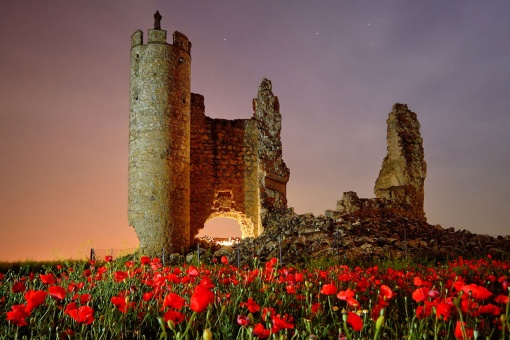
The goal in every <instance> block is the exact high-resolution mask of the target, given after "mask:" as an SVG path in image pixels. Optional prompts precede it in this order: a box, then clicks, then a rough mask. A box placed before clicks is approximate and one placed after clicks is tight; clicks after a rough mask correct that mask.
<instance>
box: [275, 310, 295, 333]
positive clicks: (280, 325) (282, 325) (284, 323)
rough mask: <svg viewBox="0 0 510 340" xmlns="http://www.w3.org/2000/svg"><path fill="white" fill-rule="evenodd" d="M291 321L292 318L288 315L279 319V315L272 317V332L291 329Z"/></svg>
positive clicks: (292, 326)
mask: <svg viewBox="0 0 510 340" xmlns="http://www.w3.org/2000/svg"><path fill="white" fill-rule="evenodd" d="M293 321H294V320H293V319H292V316H289V315H288V314H285V315H284V316H283V317H281V316H280V314H278V315H274V316H272V317H271V322H272V323H273V329H272V331H273V332H274V333H276V332H278V331H279V330H280V329H293V328H294V325H293V324H292V322H293Z"/></svg>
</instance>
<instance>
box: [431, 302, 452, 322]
mask: <svg viewBox="0 0 510 340" xmlns="http://www.w3.org/2000/svg"><path fill="white" fill-rule="evenodd" d="M435 307H436V318H437V319H441V318H442V319H443V320H445V321H446V320H448V319H449V318H450V314H451V313H452V311H453V307H454V306H453V305H452V304H449V303H446V302H441V303H436V304H435Z"/></svg>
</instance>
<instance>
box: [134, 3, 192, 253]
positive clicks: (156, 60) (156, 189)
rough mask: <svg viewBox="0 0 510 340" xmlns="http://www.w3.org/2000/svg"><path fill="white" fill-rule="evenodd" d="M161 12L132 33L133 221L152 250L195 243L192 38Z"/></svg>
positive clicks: (177, 248) (145, 246) (178, 248)
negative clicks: (164, 25)
mask: <svg viewBox="0 0 510 340" xmlns="http://www.w3.org/2000/svg"><path fill="white" fill-rule="evenodd" d="M158 16H159V12H158V13H156V15H155V16H154V17H155V19H156V22H155V25H154V29H151V30H149V32H148V39H147V43H146V44H144V42H143V33H142V31H140V30H138V31H136V32H135V33H133V35H132V36H131V84H130V88H131V91H130V117H129V171H128V172H129V175H128V176H129V187H128V201H129V202H128V205H129V208H128V221H129V224H130V225H131V226H133V227H134V228H135V231H136V233H137V235H138V238H139V239H140V248H141V251H142V253H144V254H150V255H156V254H161V252H162V251H165V252H166V253H168V252H175V251H182V249H183V248H188V247H189V244H190V233H189V223H190V221H189V217H190V215H189V210H190V104H191V92H190V90H191V86H190V83H191V55H190V50H191V43H190V42H189V40H188V38H187V37H186V36H185V35H184V34H182V33H179V32H174V34H173V44H168V43H167V32H166V31H165V30H162V29H161V28H160V25H159V20H160V19H161V16H159V18H158Z"/></svg>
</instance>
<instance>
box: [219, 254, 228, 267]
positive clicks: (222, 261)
mask: <svg viewBox="0 0 510 340" xmlns="http://www.w3.org/2000/svg"><path fill="white" fill-rule="evenodd" d="M221 263H223V264H224V265H227V264H228V257H226V256H225V255H223V256H222V257H221Z"/></svg>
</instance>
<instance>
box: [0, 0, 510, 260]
mask: <svg viewBox="0 0 510 340" xmlns="http://www.w3.org/2000/svg"><path fill="white" fill-rule="evenodd" d="M156 10H159V11H160V13H161V15H162V16H163V18H162V21H161V26H162V29H165V30H167V31H168V36H169V37H171V34H172V32H173V31H180V32H182V33H184V34H185V35H186V36H187V37H188V38H189V39H190V41H191V42H192V49H191V56H192V71H191V73H192V76H191V78H192V85H191V90H192V92H194V93H200V94H202V95H204V96H205V106H206V114H207V115H208V116H210V117H213V118H225V119H237V118H244V119H247V118H250V117H251V115H252V113H253V111H252V104H251V101H252V98H254V97H256V95H257V89H258V86H259V84H260V82H261V81H262V79H263V78H264V77H265V78H268V79H270V80H271V81H272V84H273V92H274V94H275V95H277V96H278V97H279V101H280V111H281V114H282V117H283V122H282V124H283V127H282V143H283V157H284V160H285V162H286V164H287V166H288V167H289V168H290V171H291V177H290V181H289V183H288V187H287V197H288V202H289V206H290V207H294V209H295V211H296V212H297V213H307V212H312V213H314V214H315V215H319V214H322V213H324V211H325V210H326V209H334V208H335V207H336V202H337V201H338V200H339V199H341V197H342V193H343V192H345V191H356V192H357V193H358V195H359V196H360V197H365V198H370V197H374V194H373V187H374V184H375V180H376V178H377V176H378V174H379V170H380V169H381V165H382V160H383V158H384V157H385V156H386V119H387V117H388V113H389V112H390V111H391V109H392V106H393V104H394V103H397V102H399V103H406V104H407V105H408V107H409V109H410V110H412V111H414V112H416V113H417V115H418V120H419V121H420V123H421V135H422V137H423V147H424V151H425V160H426V162H427V165H428V171H427V178H426V180H425V212H426V216H427V219H428V222H429V223H431V224H440V225H441V226H443V227H444V228H449V227H454V228H455V229H466V230H469V231H471V232H473V233H481V234H489V235H508V234H510V228H509V221H510V208H509V203H508V196H509V193H510V181H509V180H508V175H509V174H510V151H509V149H508V147H509V145H510V95H509V94H510V66H509V65H510V64H509V60H510V18H509V16H510V14H509V13H510V1H507V0H499V1H498V0H495V1H474V0H468V1H444V0H427V1H425V0H423V1H418V0H417V1H408V0H385V1H380V0H372V1H370V0H360V1H338V0H317V1H311V0H279V1H274V0H258V1H240V0H216V1H211V0H202V1H193V0H191V1H190V0H187V1H184V0H180V1H179V0H175V1H154V0H153V1H135V0H123V1H100V0H89V1H68V0H65V1H64V0H62V1H55V0H52V1H36V0H26V1H8V2H6V3H3V4H2V14H1V20H0V41H1V43H2V47H1V48H0V261H17V260H25V259H33V260H62V259H69V258H74V259H76V258H83V257H84V256H86V255H88V253H89V251H90V248H96V249H110V248H114V249H126V248H132V247H136V246H137V245H138V239H137V237H136V234H135V232H134V230H133V228H132V227H130V226H129V225H128V222H127V168H128V123H129V53H130V52H129V50H130V37H131V34H132V33H133V32H134V31H136V30H137V29H141V30H142V31H144V34H145V36H146V34H147V33H146V32H147V30H148V29H150V28H152V27H153V22H154V19H153V15H154V13H155V11H156ZM220 222H221V223H223V222H224V221H220ZM233 222H234V225H233V226H232V225H229V224H228V223H227V224H225V227H224V229H222V227H221V226H220V224H221V223H220V224H218V223H217V225H215V226H214V227H210V226H206V227H207V228H209V229H210V230H209V231H210V234H212V233H213V232H214V230H217V231H221V233H224V234H225V236H229V235H237V234H240V233H239V228H238V226H237V225H236V224H235V221H233Z"/></svg>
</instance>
